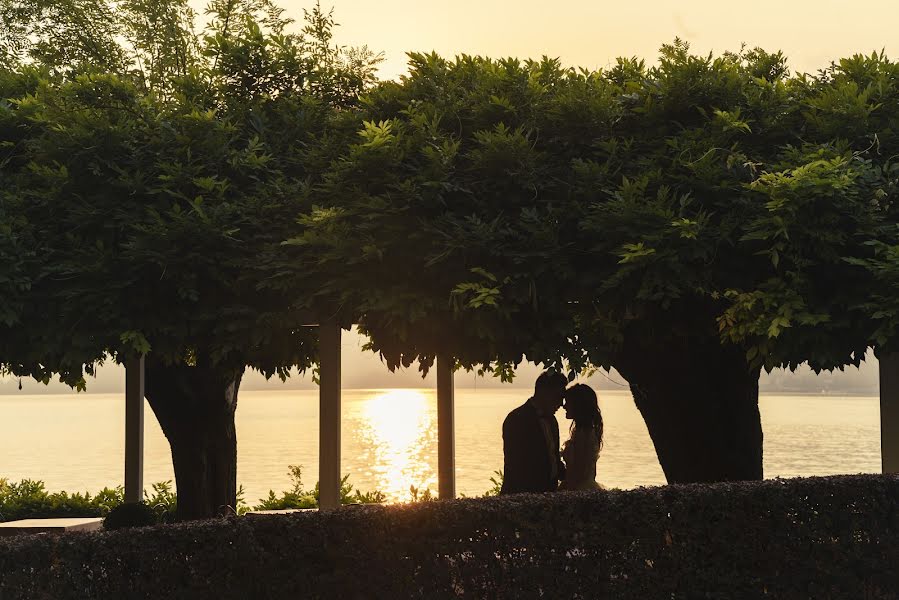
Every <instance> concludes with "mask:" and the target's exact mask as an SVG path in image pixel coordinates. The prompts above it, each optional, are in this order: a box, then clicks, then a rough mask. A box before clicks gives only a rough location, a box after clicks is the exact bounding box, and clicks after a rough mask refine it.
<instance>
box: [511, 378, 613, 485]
mask: <svg viewBox="0 0 899 600" xmlns="http://www.w3.org/2000/svg"><path fill="white" fill-rule="evenodd" d="M566 385H568V380H567V379H566V378H565V376H564V375H562V374H561V373H556V372H553V371H547V372H545V373H543V374H542V375H540V377H538V378H537V383H536V384H535V386H534V395H533V396H532V397H531V398H528V401H527V402H525V403H524V404H522V405H521V406H519V407H518V408H516V409H515V410H513V411H512V412H510V413H509V415H508V416H507V417H506V420H505V421H504V422H503V456H504V461H503V462H504V469H503V476H504V478H503V487H502V493H503V494H516V493H520V492H553V491H556V490H592V489H597V488H599V487H600V486H599V484H598V483H596V461H597V459H598V458H599V449H600V448H601V447H602V413H600V411H599V404H598V402H597V400H596V392H594V391H593V389H592V388H591V387H590V386H588V385H584V384H577V385H573V386H571V387H570V388H568V389H566V387H565V386H566ZM563 405H564V406H565V418H567V419H571V427H570V428H569V434H570V437H569V438H568V440H567V441H566V442H565V445H564V446H563V447H562V449H561V451H560V450H559V422H558V421H556V417H555V414H556V411H557V410H559V408H561V407H562V406H563Z"/></svg>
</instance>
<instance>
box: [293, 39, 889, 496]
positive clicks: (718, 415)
mask: <svg viewBox="0 0 899 600" xmlns="http://www.w3.org/2000/svg"><path fill="white" fill-rule="evenodd" d="M895 69H896V66H895V65H894V64H893V63H892V62H890V61H889V60H888V59H886V58H885V57H884V56H882V55H873V56H871V57H862V56H858V57H853V58H851V59H846V60H843V61H840V63H838V64H835V65H833V66H832V67H831V68H830V69H828V70H826V71H824V72H822V73H820V74H819V75H817V76H808V75H796V76H793V75H790V73H789V71H788V69H787V67H786V63H785V59H784V57H783V55H781V54H779V53H775V54H771V53H767V52H765V51H763V50H751V51H750V50H745V49H744V50H742V51H741V52H739V53H727V54H724V55H723V56H720V57H713V56H697V55H694V54H692V53H690V51H689V48H688V46H687V45H686V44H684V43H682V42H680V41H675V43H674V44H670V45H665V46H663V47H662V50H661V54H660V57H659V62H658V64H657V65H656V66H653V67H647V66H646V65H645V64H644V63H643V62H642V61H638V60H633V59H632V60H620V61H619V62H618V64H617V65H616V66H615V67H613V68H611V69H609V70H607V71H599V72H590V71H581V70H576V69H566V68H563V67H561V66H560V64H559V63H558V61H553V60H549V59H543V60H541V61H525V62H521V61H517V60H513V59H507V60H492V59H487V58H480V57H468V56H462V57H458V58H456V59H455V60H454V61H448V60H445V59H443V58H441V57H438V56H435V55H421V54H412V55H410V74H409V75H408V76H407V77H404V78H402V80H401V81H400V82H386V83H384V84H382V85H381V86H379V87H378V88H376V89H375V90H374V91H373V92H372V93H370V94H369V95H367V96H366V97H365V100H364V103H363V105H362V118H363V126H362V127H361V128H360V130H359V138H358V139H357V141H356V143H354V144H352V145H351V146H350V147H349V148H348V149H347V151H346V152H345V153H344V155H343V156H342V157H341V158H340V160H338V161H336V162H334V163H333V165H332V168H331V169H330V171H329V172H328V173H327V174H326V176H325V178H324V180H323V183H322V185H321V186H319V187H318V188H316V194H315V198H316V199H318V200H319V201H320V202H321V204H320V205H318V206H316V207H315V208H314V209H313V210H312V211H310V212H308V213H304V214H303V215H302V216H301V219H300V226H301V229H302V232H301V234H300V235H298V236H295V237H294V238H293V239H292V240H291V242H290V243H291V244H295V245H297V246H298V247H300V248H304V249H307V250H308V249H309V248H312V249H314V250H315V252H307V253H305V254H301V255H298V256H297V257H296V262H297V264H298V265H301V267H300V268H302V269H303V270H304V271H305V272H308V273H312V274H313V275H314V277H315V278H317V280H318V281H320V283H319V285H317V286H315V287H317V288H319V289H321V290H326V292H323V293H329V294H330V297H331V298H332V300H331V301H332V302H333V303H335V304H339V305H342V306H349V307H355V308H356V309H357V311H358V313H359V316H358V320H359V321H360V323H361V324H362V327H363V329H364V330H365V331H366V332H367V333H369V334H370V336H371V344H370V346H371V348H372V349H374V350H376V351H379V352H380V353H381V354H382V356H383V357H384V358H385V359H386V361H387V363H388V365H390V366H392V367H393V366H398V365H409V364H412V363H413V362H415V361H416V360H418V361H420V363H421V365H422V368H423V369H427V368H428V367H429V366H430V364H431V363H432V360H433V358H434V357H435V356H437V355H439V354H447V355H450V356H454V357H456V360H457V362H458V363H459V364H460V365H461V366H464V367H466V368H473V367H480V368H486V369H488V370H494V371H495V372H497V374H499V375H500V376H502V377H506V376H508V375H509V374H510V365H514V364H518V363H519V362H520V361H522V360H523V359H524V358H525V357H527V359H528V360H532V361H542V362H544V363H545V364H548V365H554V366H561V367H565V366H567V367H568V368H570V369H573V370H579V369H583V368H589V367H590V366H594V367H605V368H609V367H615V368H616V369H617V370H618V371H619V372H620V373H621V374H622V375H624V377H625V378H626V379H627V380H628V382H629V383H630V384H631V388H632V390H633V391H634V395H635V399H636V401H637V405H638V407H639V408H640V410H641V412H642V413H643V416H644V418H645V419H646V421H647V425H648V426H649V430H650V434H651V435H652V437H653V440H654V442H655V444H656V449H657V451H658V453H659V457H660V460H661V462H662V466H663V468H664V469H665V472H666V475H667V476H668V478H669V480H670V481H695V480H706V481H708V480H722V479H746V478H749V479H752V478H760V477H761V476H762V446H761V444H762V432H761V425H760V420H759V415H758V407H757V397H758V374H759V370H760V369H761V368H763V367H764V368H766V369H769V370H770V369H772V368H774V367H777V366H787V367H791V368H795V366H797V365H798V364H801V363H802V362H805V361H808V362H809V363H810V365H811V366H812V367H813V368H814V369H816V370H818V369H832V368H843V367H844V366H845V365H853V364H854V365H857V364H858V363H859V361H860V360H862V359H863V357H864V352H865V349H866V348H867V347H868V346H870V345H877V346H879V347H882V346H883V345H884V344H887V343H888V340H890V339H891V336H892V335H893V331H892V329H891V327H892V325H891V323H892V322H893V320H895V315H894V311H893V312H890V311H891V309H890V307H891V306H892V305H893V304H894V303H893V301H892V300H887V301H885V302H883V303H882V304H881V303H879V301H878V300H874V299H872V295H874V297H876V298H886V297H888V296H889V294H890V290H891V289H892V287H891V286H895V278H893V275H894V274H895V268H894V266H893V262H894V261H893V262H891V260H893V259H894V258H895V255H896V253H895V247H896V246H895V245H896V243H897V240H899V237H897V235H899V231H897V229H896V226H895V223H896V215H895V209H894V207H893V198H894V196H895V175H896V171H895V169H894V168H893V166H892V163H891V160H892V159H891V157H892V156H895V154H896V152H895V148H894V146H895V135H894V133H893V121H894V120H895V119H896V118H897V117H899V111H897V110H896V109H897V106H896V104H895V99H894V98H895V95H896V93H897V90H896V88H895V83H894V79H895V76H894V75H893V73H894V71H895ZM891 319H892V320H891Z"/></svg>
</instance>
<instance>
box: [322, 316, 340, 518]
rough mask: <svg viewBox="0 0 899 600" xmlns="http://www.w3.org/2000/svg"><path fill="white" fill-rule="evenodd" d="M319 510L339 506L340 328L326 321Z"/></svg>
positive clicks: (331, 321)
mask: <svg viewBox="0 0 899 600" xmlns="http://www.w3.org/2000/svg"><path fill="white" fill-rule="evenodd" d="M318 353H319V373H318V376H319V426H318V432H319V437H318V440H319V442H318V448H319V450H318V482H319V508H321V509H329V508H338V507H339V506H340V326H339V325H338V324H337V323H336V322H335V321H333V320H330V319H323V320H322V321H321V322H320V323H319V326H318Z"/></svg>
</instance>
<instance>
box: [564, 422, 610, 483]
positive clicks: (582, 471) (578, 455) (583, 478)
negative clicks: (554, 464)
mask: <svg viewBox="0 0 899 600" xmlns="http://www.w3.org/2000/svg"><path fill="white" fill-rule="evenodd" d="M562 458H563V459H564V460H565V481H563V482H562V484H561V485H560V486H559V489H561V490H595V489H599V488H601V487H602V486H600V485H599V484H598V483H597V482H596V461H597V460H599V440H598V439H597V437H596V433H594V431H593V429H592V428H591V429H583V430H581V429H577V428H575V430H574V433H573V434H572V436H571V438H569V439H568V441H566V442H565V444H564V446H562Z"/></svg>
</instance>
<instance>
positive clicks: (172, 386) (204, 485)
mask: <svg viewBox="0 0 899 600" xmlns="http://www.w3.org/2000/svg"><path fill="white" fill-rule="evenodd" d="M146 365H147V367H146V368H147V371H146V373H147V375H146V376H147V379H146V390H145V391H146V396H147V401H148V402H149V404H150V407H151V408H152V409H153V412H154V413H155V415H156V418H157V419H158V420H159V425H160V427H161V428H162V431H163V433H164V434H165V436H166V438H168V440H169V445H170V446H171V449H172V463H173V465H174V468H175V485H176V486H177V488H178V511H177V515H176V518H177V519H178V520H190V519H208V518H211V517H214V516H217V515H219V514H220V512H221V511H222V510H223V509H224V508H225V507H228V506H230V507H232V508H236V507H237V432H236V429H235V427H234V412H235V410H236V409H237V392H238V389H239V387H240V380H241V377H242V376H243V369H237V370H235V369H230V370H229V369H225V368H219V367H210V366H202V365H200V366H186V365H165V364H163V363H161V362H160V361H158V360H153V359H152V358H149V357H148V359H147V363H146Z"/></svg>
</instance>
